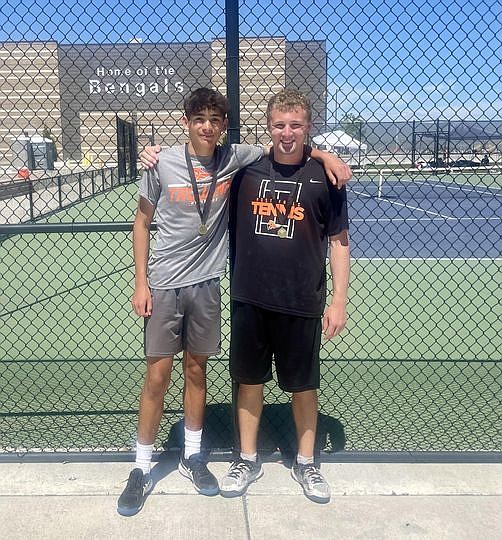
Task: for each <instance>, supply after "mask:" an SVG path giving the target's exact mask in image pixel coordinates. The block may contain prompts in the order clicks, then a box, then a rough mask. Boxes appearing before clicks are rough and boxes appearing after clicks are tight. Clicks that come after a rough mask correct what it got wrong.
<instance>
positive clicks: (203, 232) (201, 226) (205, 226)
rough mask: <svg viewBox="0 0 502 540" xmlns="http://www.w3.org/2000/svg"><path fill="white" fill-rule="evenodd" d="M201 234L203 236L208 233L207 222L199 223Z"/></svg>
mask: <svg viewBox="0 0 502 540" xmlns="http://www.w3.org/2000/svg"><path fill="white" fill-rule="evenodd" d="M199 234H200V235H201V236H205V235H206V234H207V225H206V224H205V223H201V224H200V225H199Z"/></svg>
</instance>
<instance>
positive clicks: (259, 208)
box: [251, 179, 305, 238]
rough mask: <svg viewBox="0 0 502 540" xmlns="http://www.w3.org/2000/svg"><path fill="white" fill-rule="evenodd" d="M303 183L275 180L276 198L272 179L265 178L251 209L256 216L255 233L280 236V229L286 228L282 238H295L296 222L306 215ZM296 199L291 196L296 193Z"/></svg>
mask: <svg viewBox="0 0 502 540" xmlns="http://www.w3.org/2000/svg"><path fill="white" fill-rule="evenodd" d="M301 188H302V186H301V184H298V186H297V184H296V182H290V181H288V180H276V181H275V198H272V193H271V191H270V180H268V179H263V180H262V181H261V184H260V189H259V193H258V197H257V198H256V199H255V200H253V201H251V210H252V212H253V215H255V216H256V221H255V233H256V234H261V235H266V236H278V235H277V231H278V230H279V229H283V230H285V233H283V234H282V235H281V238H293V236H294V231H295V224H296V222H297V221H301V220H302V219H303V218H304V217H305V209H304V208H303V207H302V206H301V205H300V203H299V199H300V192H301ZM295 190H296V197H295V200H293V201H292V200H291V197H292V196H293V194H294V193H295Z"/></svg>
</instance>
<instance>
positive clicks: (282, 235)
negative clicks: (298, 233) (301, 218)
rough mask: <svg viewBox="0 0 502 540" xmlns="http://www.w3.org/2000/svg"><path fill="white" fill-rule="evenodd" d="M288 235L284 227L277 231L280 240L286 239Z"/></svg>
mask: <svg viewBox="0 0 502 540" xmlns="http://www.w3.org/2000/svg"><path fill="white" fill-rule="evenodd" d="M287 235H288V233H287V231H286V229H285V228H284V227H281V228H280V229H279V230H278V231H277V236H278V237H279V238H286V236H287Z"/></svg>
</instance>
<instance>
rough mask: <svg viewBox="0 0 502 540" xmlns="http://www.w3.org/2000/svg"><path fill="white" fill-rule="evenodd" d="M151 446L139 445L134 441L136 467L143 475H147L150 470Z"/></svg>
mask: <svg viewBox="0 0 502 540" xmlns="http://www.w3.org/2000/svg"><path fill="white" fill-rule="evenodd" d="M152 454H153V444H141V443H140V442H138V441H136V466H137V467H139V468H140V469H141V470H142V471H143V474H148V473H149V472H150V469H151V468H152Z"/></svg>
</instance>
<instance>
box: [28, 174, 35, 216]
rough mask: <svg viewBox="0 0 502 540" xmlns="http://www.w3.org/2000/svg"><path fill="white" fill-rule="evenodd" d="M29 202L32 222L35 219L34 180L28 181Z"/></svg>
mask: <svg viewBox="0 0 502 540" xmlns="http://www.w3.org/2000/svg"><path fill="white" fill-rule="evenodd" d="M28 182H29V184H28V200H29V202H30V221H33V220H34V219H35V213H34V212H33V191H34V187H33V180H28Z"/></svg>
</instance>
